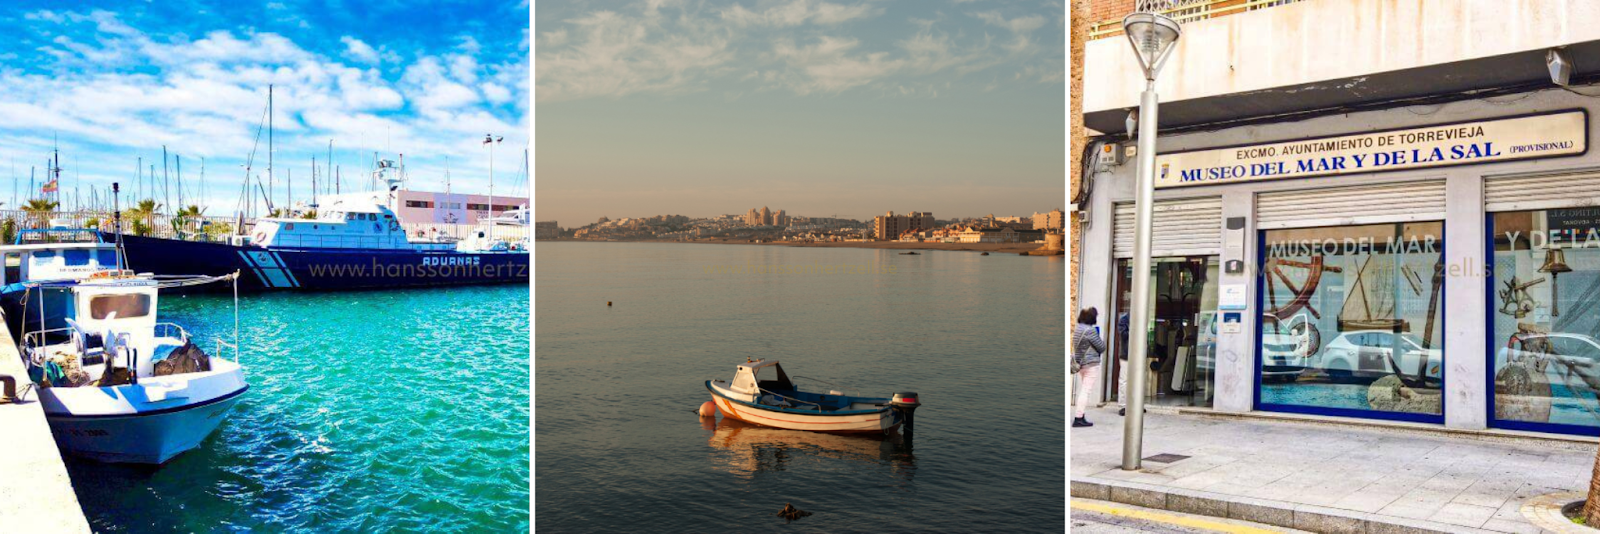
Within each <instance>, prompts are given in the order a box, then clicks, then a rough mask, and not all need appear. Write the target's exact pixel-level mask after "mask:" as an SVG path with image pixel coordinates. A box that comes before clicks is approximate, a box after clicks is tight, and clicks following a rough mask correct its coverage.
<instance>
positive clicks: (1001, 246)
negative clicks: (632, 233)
mask: <svg viewBox="0 0 1600 534" xmlns="http://www.w3.org/2000/svg"><path fill="white" fill-rule="evenodd" d="M535 242H551V243H700V244H712V245H768V246H788V247H812V248H815V247H833V248H874V249H888V250H907V251H910V250H947V251H966V252H988V253H991V254H1021V253H1026V252H1034V251H1041V249H1043V248H1044V245H1042V244H1040V243H907V242H901V241H819V242H815V243H800V242H794V241H773V242H765V243H751V242H749V241H747V240H736V239H715V240H712V239H703V240H695V241H673V240H665V239H660V240H658V239H616V240H594V239H542V240H537V241H535ZM1050 252H1051V254H1031V255H1048V256H1059V255H1061V254H1062V252H1061V251H1050Z"/></svg>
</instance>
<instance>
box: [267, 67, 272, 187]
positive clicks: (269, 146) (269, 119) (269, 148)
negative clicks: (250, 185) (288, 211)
mask: <svg viewBox="0 0 1600 534" xmlns="http://www.w3.org/2000/svg"><path fill="white" fill-rule="evenodd" d="M272 152H273V150H272V84H267V199H266V200H267V205H268V206H269V208H268V209H271V208H270V206H271V205H272V185H273V184H272Z"/></svg>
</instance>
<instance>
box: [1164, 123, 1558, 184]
mask: <svg viewBox="0 0 1600 534" xmlns="http://www.w3.org/2000/svg"><path fill="white" fill-rule="evenodd" d="M1588 126H1589V115H1588V113H1587V112H1585V111H1584V110H1566V111H1556V112H1547V113H1540V114H1534V115H1520V116H1516V117H1506V118H1500V119H1491V120H1483V121H1473V122H1458V123H1452V124H1438V125H1433V126H1424V127H1419V128H1405V129H1399V130H1387V131H1381V132H1369V133H1361V134H1352V135H1343V136H1334V137H1320V138H1314V139H1300V140H1292V141H1281V142H1275V143H1262V144H1253V145H1243V146H1235V147H1225V148H1209V149H1202V150H1190V151H1185V152H1172V153H1166V154H1160V155H1158V156H1156V169H1157V173H1156V183H1155V186H1156V188H1157V189H1161V188H1169V187H1187V186H1196V185H1213V184H1225V183H1235V182H1250V181H1260V180H1281V179H1288V178H1310V177H1317V176H1338V175H1345V174H1358V173H1371V172H1384V171H1398V170H1405V169H1419V168H1427V167H1444V166H1450V165H1465V164H1473V163H1490V162H1497V161H1513V160H1521V159H1534V158H1550V157H1557V156H1576V155H1581V154H1583V153H1584V152H1586V151H1587V150H1588V145H1589V143H1588V141H1589V139H1588V131H1589V127H1588Z"/></svg>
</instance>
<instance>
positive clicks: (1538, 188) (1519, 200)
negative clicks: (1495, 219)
mask: <svg viewBox="0 0 1600 534" xmlns="http://www.w3.org/2000/svg"><path fill="white" fill-rule="evenodd" d="M1589 206H1600V172H1596V171H1587V172H1573V173H1563V174H1546V175H1542V176H1507V177H1501V178H1489V179H1487V180H1485V181H1484V182H1483V207H1484V210H1486V211H1522V210H1542V209H1552V208H1581V207H1589Z"/></svg>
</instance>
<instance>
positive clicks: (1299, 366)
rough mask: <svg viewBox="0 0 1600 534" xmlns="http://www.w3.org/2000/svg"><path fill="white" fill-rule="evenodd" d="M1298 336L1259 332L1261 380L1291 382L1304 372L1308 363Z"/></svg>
mask: <svg viewBox="0 0 1600 534" xmlns="http://www.w3.org/2000/svg"><path fill="white" fill-rule="evenodd" d="M1300 341H1301V339H1300V336H1296V335H1292V334H1261V381H1262V382H1271V381H1274V380H1281V381H1284V382H1293V381H1295V380H1297V379H1299V378H1300V374H1301V373H1303V372H1305V370H1306V365H1307V363H1308V361H1307V360H1309V358H1307V357H1306V356H1305V352H1306V351H1305V350H1304V349H1305V347H1302V346H1301V345H1300Z"/></svg>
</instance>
